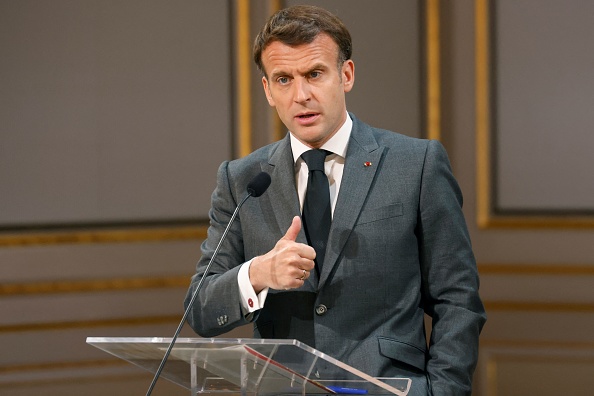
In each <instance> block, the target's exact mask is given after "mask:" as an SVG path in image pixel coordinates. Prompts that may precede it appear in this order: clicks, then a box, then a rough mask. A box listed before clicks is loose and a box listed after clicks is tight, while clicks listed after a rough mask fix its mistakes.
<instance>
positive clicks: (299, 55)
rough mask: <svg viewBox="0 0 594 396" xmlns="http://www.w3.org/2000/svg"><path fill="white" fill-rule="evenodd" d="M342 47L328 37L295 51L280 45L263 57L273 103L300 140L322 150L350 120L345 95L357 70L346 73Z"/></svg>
mask: <svg viewBox="0 0 594 396" xmlns="http://www.w3.org/2000/svg"><path fill="white" fill-rule="evenodd" d="M337 62H338V45H337V44H336V43H335V42H334V41H333V40H332V39H331V38H330V36H328V35H326V34H323V33H322V34H320V35H318V36H317V37H316V38H315V39H314V41H312V42H311V43H310V44H303V45H299V46H296V47H291V46H288V45H286V44H283V43H281V42H280V41H274V42H272V43H271V44H269V45H268V46H267V47H266V48H265V49H264V51H263V52H262V63H263V66H264V70H265V71H266V77H262V84H263V85H264V92H265V93H266V98H267V99H268V103H269V104H270V105H271V106H273V107H276V111H277V112H278V115H279V117H280V119H281V120H282V122H283V123H284V124H285V126H286V127H287V128H288V129H289V130H290V131H291V132H292V133H293V134H294V135H295V137H296V138H297V139H299V140H300V141H301V142H303V143H304V144H306V145H307V146H309V147H312V148H319V147H321V146H322V145H323V144H324V143H325V142H326V141H328V139H330V138H331V137H332V136H333V135H334V134H335V133H336V132H337V131H338V129H339V128H340V127H341V126H342V124H343V123H344V122H345V120H346V103H345V93H346V92H349V91H350V90H351V89H352V87H353V84H354V82H355V65H354V64H353V61H352V60H347V61H345V62H344V63H343V64H342V66H341V67H340V70H339V68H338V66H337Z"/></svg>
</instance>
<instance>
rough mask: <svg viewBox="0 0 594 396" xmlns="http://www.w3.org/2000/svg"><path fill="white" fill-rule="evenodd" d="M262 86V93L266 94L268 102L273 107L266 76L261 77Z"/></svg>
mask: <svg viewBox="0 0 594 396" xmlns="http://www.w3.org/2000/svg"><path fill="white" fill-rule="evenodd" d="M262 86H263V87H264V94H265V95H266V99H267V100H268V104H269V105H270V106H272V107H274V99H272V94H271V93H270V86H269V85H268V80H267V79H266V76H264V77H262Z"/></svg>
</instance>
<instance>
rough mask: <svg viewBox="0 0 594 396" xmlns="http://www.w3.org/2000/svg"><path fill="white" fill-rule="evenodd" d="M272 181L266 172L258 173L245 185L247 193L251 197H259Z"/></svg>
mask: <svg viewBox="0 0 594 396" xmlns="http://www.w3.org/2000/svg"><path fill="white" fill-rule="evenodd" d="M271 182H272V179H270V175H269V174H268V173H266V172H260V173H258V174H257V175H256V177H254V178H253V179H252V181H251V182H249V183H248V185H247V192H248V194H250V195H251V196H252V197H259V196H260V195H262V194H264V192H265V191H266V190H267V189H268V186H270V183H271Z"/></svg>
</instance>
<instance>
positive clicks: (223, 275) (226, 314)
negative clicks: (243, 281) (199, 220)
mask: <svg viewBox="0 0 594 396" xmlns="http://www.w3.org/2000/svg"><path fill="white" fill-rule="evenodd" d="M237 203H238V202H237V197H234V196H233V193H232V188H231V184H230V182H229V175H228V162H224V163H223V164H221V166H220V167H219V170H218V174H217V186H216V189H215V191H214V192H213V194H212V205H211V209H210V212H209V218H210V227H209V228H208V236H207V238H206V240H205V241H204V242H203V243H202V246H201V250H202V256H201V258H200V260H199V261H198V264H197V265H196V274H195V275H194V276H193V277H192V282H191V284H190V288H189V290H188V294H187V295H186V299H185V302H184V306H185V307H186V309H187V307H188V305H189V303H190V300H191V297H192V294H193V293H194V291H195V290H196V287H197V286H198V284H199V283H200V281H201V280H202V278H203V275H204V272H205V269H206V266H207V264H208V262H209V261H210V259H211V257H212V256H213V253H214V251H215V249H216V247H217V245H218V243H219V241H220V240H221V237H222V235H223V232H224V231H225V228H226V227H227V224H229V221H230V219H231V216H232V215H233V211H234V210H235V208H236V207H237ZM244 261H245V259H244V255H243V238H242V234H241V220H240V218H239V216H238V217H237V218H236V219H235V222H234V223H233V225H232V226H231V229H230V231H229V233H228V234H227V238H226V240H225V241H224V244H223V245H222V248H221V249H220V251H219V253H218V255H217V257H216V258H215V260H214V261H213V264H212V266H211V268H210V271H209V273H208V274H207V275H206V278H205V279H204V284H203V286H202V287H201V289H200V292H199V294H198V297H197V299H196V301H195V302H194V304H193V305H192V309H191V311H190V314H189V316H188V324H189V325H190V326H191V327H192V329H194V331H195V332H196V333H198V334H199V335H200V336H202V337H213V336H217V335H219V334H223V333H226V332H228V331H230V330H232V329H233V328H235V327H237V326H240V325H244V324H246V323H248V321H247V320H246V319H245V317H244V315H243V311H242V309H241V302H240V299H241V296H240V292H239V286H238V284H237V277H238V273H239V269H240V268H241V264H243V263H244Z"/></svg>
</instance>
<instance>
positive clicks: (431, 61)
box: [425, 0, 441, 140]
mask: <svg viewBox="0 0 594 396" xmlns="http://www.w3.org/2000/svg"><path fill="white" fill-rule="evenodd" d="M439 21H440V9H439V0H426V2H425V37H426V42H425V47H426V49H425V51H426V62H427V65H426V69H427V74H426V76H425V78H426V79H427V81H426V84H427V92H426V97H427V99H426V103H425V106H426V107H425V108H426V112H427V113H426V117H427V121H426V122H427V138H429V139H436V140H439V139H441V49H440V45H441V43H440V31H439V29H440V23H439Z"/></svg>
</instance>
